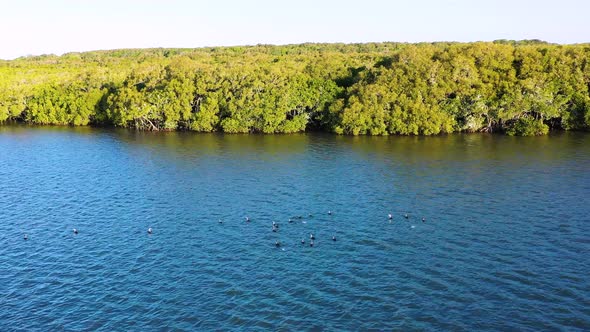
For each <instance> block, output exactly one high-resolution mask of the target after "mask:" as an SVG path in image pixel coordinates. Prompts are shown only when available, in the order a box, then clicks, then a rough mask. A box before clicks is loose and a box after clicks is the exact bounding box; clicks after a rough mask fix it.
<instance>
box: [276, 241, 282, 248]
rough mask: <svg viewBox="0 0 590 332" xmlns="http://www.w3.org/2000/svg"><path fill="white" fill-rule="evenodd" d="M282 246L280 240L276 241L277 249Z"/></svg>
mask: <svg viewBox="0 0 590 332" xmlns="http://www.w3.org/2000/svg"><path fill="white" fill-rule="evenodd" d="M280 246H281V242H279V240H276V241H275V247H277V248H278V247H280Z"/></svg>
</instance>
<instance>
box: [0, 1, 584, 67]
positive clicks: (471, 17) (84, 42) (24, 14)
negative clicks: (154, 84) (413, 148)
mask: <svg viewBox="0 0 590 332" xmlns="http://www.w3.org/2000/svg"><path fill="white" fill-rule="evenodd" d="M588 13H590V0H559V1H556V0H552V1H549V0H510V1H509V0H487V1H479V0H471V1H470V0H397V1H396V0H390V1H387V0H357V1H350V0H324V1H322V0H290V1H281V0H274V1H272V0H243V1H229V0H213V1H198V0H194V1H190V0H166V1H156V0H100V1H95V0H86V1H85V0H76V1H75V0H45V1H35V0H13V1H9V0H0V59H13V58H16V57H20V56H26V55H40V54H58V55H61V54H63V53H67V52H81V51H90V50H102V49H116V48H143V47H203V46H232V45H256V44H295V43H304V42H344V43H356V42H384V41H395V42H421V41H425V42H432V41H461V42H469V41H480V40H482V41H491V40H496V39H517V40H520V39H541V40H545V41H548V42H553V43H562V44H571V43H582V42H590V18H589V17H590V16H588Z"/></svg>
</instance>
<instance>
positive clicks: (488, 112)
mask: <svg viewBox="0 0 590 332" xmlns="http://www.w3.org/2000/svg"><path fill="white" fill-rule="evenodd" d="M589 90H590V45H588V44H583V45H553V44H547V43H544V42H540V41H521V42H513V41H496V42H479V43H468V44H463V43H420V44H402V43H376V44H303V45H287V46H267V45H259V46H247V47H222V48H200V49H144V50H113V51H96V52H86V53H69V54H65V55H63V56H60V57H58V56H53V55H47V56H35V57H24V58H19V59H16V60H12V61H0V122H2V121H6V120H12V121H22V122H27V123H31V124H57V125H88V124H92V125H104V126H113V125H114V126H120V127H129V128H137V129H142V130H194V131H203V132H209V131H223V132H227V133H248V132H260V133H292V132H300V131H305V130H325V131H331V132H335V133H338V134H352V135H359V134H361V135H364V134H368V135H388V134H401V135H432V134H439V133H451V132H456V131H467V132H477V131H486V132H504V133H507V134H509V135H541V134H546V133H548V132H549V130H554V129H565V130H588V129H590V91H589Z"/></svg>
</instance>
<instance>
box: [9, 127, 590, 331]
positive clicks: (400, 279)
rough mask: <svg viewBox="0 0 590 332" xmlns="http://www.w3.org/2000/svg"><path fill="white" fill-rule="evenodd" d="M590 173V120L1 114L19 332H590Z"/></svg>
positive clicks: (12, 318) (12, 300)
mask: <svg viewBox="0 0 590 332" xmlns="http://www.w3.org/2000/svg"><path fill="white" fill-rule="evenodd" d="M589 170H590V135H588V134H581V133H562V134H557V135H553V136H549V137H532V138H514V137H504V136H488V135H452V136H441V137H429V138H415V137H339V136H331V135H321V134H307V135H286V136H258V135H251V136H243V135H216V134H204V135H201V134H191V133H138V132H133V131H125V130H100V129H89V128H78V129H72V128H49V127H45V128H27V127H19V126H4V127H0V179H1V182H0V330H2V331H7V330H16V331H35V330H37V331H49V330H52V331H54V330H68V331H76V330H92V331H113V330H116V331H129V330H135V331H149V330H160V329H174V330H236V329H248V330H285V331H286V330H289V331H290V330H325V331H340V330H364V331H369V330H415V329H427V330H455V331H461V330H464V331H471V330H528V331H537V330H557V329H560V330H574V331H575V330H580V331H582V330H588V329H590V278H588V276H589V275H590V260H589V259H588V258H587V257H588V254H590V219H589V212H590V207H589V204H588V203H589V202H588V197H589V194H590V172H589ZM328 210H331V211H333V214H332V215H328V213H327V211H328ZM388 213H392V214H393V221H392V222H391V223H390V222H389V221H388V219H387V214H388ZM405 213H409V218H408V219H405V218H404V217H403V214H405ZM309 214H312V216H311V217H310V216H309ZM299 215H300V216H302V218H301V219H294V222H293V223H289V222H288V219H289V217H293V216H299ZM245 216H249V217H250V219H251V220H252V221H251V222H250V223H246V222H245V221H244V220H245V219H244V218H245ZM422 217H424V218H426V221H425V222H422V221H421V218H422ZM220 219H222V220H223V221H224V223H223V224H220V223H218V220H220ZM272 221H276V222H278V223H279V224H280V227H279V231H278V232H277V233H273V232H272V231H271V225H272ZM148 227H151V228H153V234H151V235H149V234H148V233H147V229H148ZM73 228H77V229H78V230H79V233H78V234H74V233H73V232H72V229H73ZM25 233H26V234H28V237H29V239H28V240H23V236H24V234H25ZM310 233H314V234H315V236H316V240H315V246H314V247H309V234H310ZM333 235H335V236H336V237H337V241H335V242H334V241H332V240H331V238H332V236H333ZM302 238H304V239H305V240H306V244H305V245H301V244H300V241H301V239H302ZM276 240H279V241H281V243H282V246H281V248H276V247H275V245H274V243H275V241H276Z"/></svg>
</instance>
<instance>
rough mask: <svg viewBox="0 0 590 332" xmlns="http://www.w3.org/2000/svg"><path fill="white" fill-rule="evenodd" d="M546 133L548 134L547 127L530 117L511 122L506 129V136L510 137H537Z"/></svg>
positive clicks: (541, 121) (540, 121)
mask: <svg viewBox="0 0 590 332" xmlns="http://www.w3.org/2000/svg"><path fill="white" fill-rule="evenodd" d="M547 133H549V126H547V125H546V124H544V123H543V120H537V119H533V118H530V117H526V118H520V119H518V120H515V121H511V123H510V124H509V125H508V126H507V128H506V134H508V135H510V136H538V135H546V134H547Z"/></svg>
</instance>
